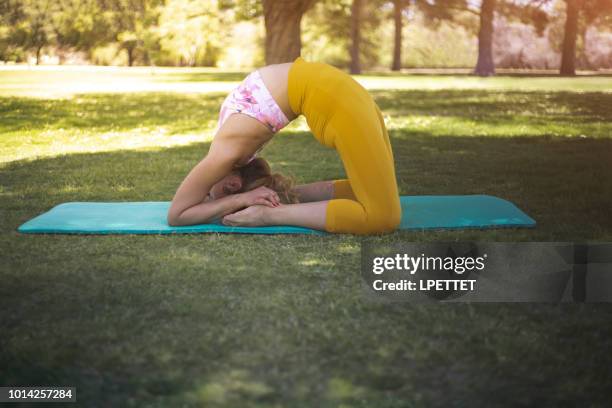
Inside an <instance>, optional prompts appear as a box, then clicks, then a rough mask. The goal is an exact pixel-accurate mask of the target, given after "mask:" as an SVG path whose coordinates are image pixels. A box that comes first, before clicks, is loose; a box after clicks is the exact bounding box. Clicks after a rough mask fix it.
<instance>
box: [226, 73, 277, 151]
mask: <svg viewBox="0 0 612 408" xmlns="http://www.w3.org/2000/svg"><path fill="white" fill-rule="evenodd" d="M233 113H243V114H245V115H248V116H250V117H252V118H254V119H257V120H258V121H259V122H261V123H263V124H264V125H266V126H267V127H268V129H270V131H271V132H272V133H276V132H278V131H279V130H281V129H282V128H284V127H285V126H287V124H289V119H287V116H285V114H284V113H283V111H282V109H281V108H280V107H279V106H278V104H277V103H276V101H275V100H274V98H273V97H272V95H271V94H270V91H268V88H266V85H265V84H264V83H263V80H262V79H261V75H260V74H259V71H253V72H251V73H250V74H249V75H248V76H247V77H246V78H245V79H244V80H243V81H242V82H241V83H240V84H239V85H238V86H237V87H236V88H234V89H233V90H232V91H231V92H230V93H229V95H227V97H226V98H225V100H224V101H223V104H222V105H221V110H220V112H219V122H218V124H217V130H218V129H219V128H220V127H221V126H222V125H223V123H225V121H226V120H227V118H228V117H229V116H230V115H232V114H233ZM261 149H263V146H262V147H260V148H259V149H258V150H257V152H255V154H254V155H253V156H252V157H251V158H250V159H249V162H250V161H251V160H253V159H254V158H255V156H256V155H257V153H259V152H260V151H261Z"/></svg>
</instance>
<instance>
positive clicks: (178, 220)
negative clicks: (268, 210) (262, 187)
mask: <svg viewBox="0 0 612 408" xmlns="http://www.w3.org/2000/svg"><path fill="white" fill-rule="evenodd" d="M244 207H246V205H245V203H244V200H243V196H242V195H241V194H231V195H227V196H225V197H223V198H220V199H218V200H210V201H202V202H201V203H199V204H196V205H194V206H193V207H189V208H187V209H186V210H184V211H183V212H181V213H180V214H179V215H178V216H174V217H172V218H171V217H168V224H169V225H172V226H181V225H194V224H204V223H207V222H211V221H214V220H217V219H219V218H221V217H223V216H224V215H227V214H230V213H233V212H235V211H238V210H240V209H242V208H244Z"/></svg>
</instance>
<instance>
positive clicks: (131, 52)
mask: <svg viewBox="0 0 612 408" xmlns="http://www.w3.org/2000/svg"><path fill="white" fill-rule="evenodd" d="M125 50H126V51H127V57H128V67H131V66H132V65H134V48H133V47H127V48H126V49H125Z"/></svg>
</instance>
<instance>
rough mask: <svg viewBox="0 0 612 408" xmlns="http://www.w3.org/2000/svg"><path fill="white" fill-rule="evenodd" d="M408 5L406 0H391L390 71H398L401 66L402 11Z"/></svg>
mask: <svg viewBox="0 0 612 408" xmlns="http://www.w3.org/2000/svg"><path fill="white" fill-rule="evenodd" d="M407 6H408V2H407V1H406V0H393V23H394V27H395V36H394V38H393V62H392V63H391V70H392V71H399V70H400V69H401V68H402V27H403V24H402V22H403V13H404V9H405V8H406V7H407Z"/></svg>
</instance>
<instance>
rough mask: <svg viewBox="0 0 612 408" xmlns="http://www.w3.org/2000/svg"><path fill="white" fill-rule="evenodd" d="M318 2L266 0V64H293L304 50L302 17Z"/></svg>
mask: <svg viewBox="0 0 612 408" xmlns="http://www.w3.org/2000/svg"><path fill="white" fill-rule="evenodd" d="M315 1H316V0H264V1H263V12H264V23H265V26H266V50H265V51H266V64H268V65H270V64H280V63H283V62H292V61H293V60H295V59H296V58H297V57H299V56H300V51H301V50H302V40H301V27H300V24H301V22H302V16H303V15H304V13H305V12H306V10H308V9H309V8H310V7H311V6H312V5H313V4H314V2H315Z"/></svg>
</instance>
